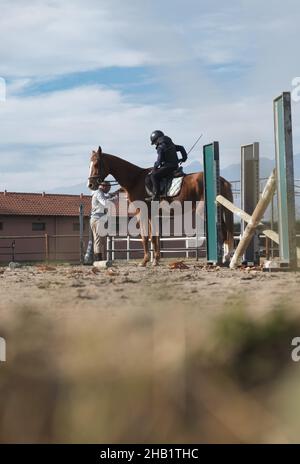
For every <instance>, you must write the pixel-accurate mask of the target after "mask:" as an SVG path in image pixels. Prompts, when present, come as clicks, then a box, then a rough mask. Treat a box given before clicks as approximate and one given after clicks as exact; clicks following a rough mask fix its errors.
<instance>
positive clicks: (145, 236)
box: [139, 217, 150, 267]
mask: <svg viewBox="0 0 300 464" xmlns="http://www.w3.org/2000/svg"><path fill="white" fill-rule="evenodd" d="M139 224H140V231H141V237H142V244H143V250H144V258H143V261H142V262H141V263H140V266H142V267H145V266H147V263H149V261H150V253H149V230H148V227H147V226H148V219H147V221H146V220H143V218H142V217H139Z"/></svg>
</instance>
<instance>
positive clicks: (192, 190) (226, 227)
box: [88, 147, 233, 266]
mask: <svg viewBox="0 0 300 464" xmlns="http://www.w3.org/2000/svg"><path fill="white" fill-rule="evenodd" d="M150 170H151V168H146V169H145V168H140V167H138V166H136V165H134V164H132V163H129V162H128V161H125V160H124V159H122V158H119V157H118V156H115V155H110V154H107V153H103V152H102V150H101V147H99V148H98V150H97V151H93V152H92V155H91V160H90V173H89V178H88V187H89V188H90V189H91V190H97V188H98V186H99V184H100V183H101V182H102V181H103V180H104V179H105V178H106V177H107V176H108V175H109V174H110V175H112V176H113V177H114V178H115V179H116V181H117V182H118V183H119V184H120V186H121V187H122V188H123V189H124V190H125V191H126V192H127V195H128V200H129V202H134V201H145V197H146V196H147V193H146V191H145V178H146V176H147V174H148V173H149V171H150ZM220 193H221V195H223V196H224V197H225V198H227V199H228V200H229V201H231V202H232V201H233V196H232V190H231V185H230V183H229V182H228V181H226V180H225V179H224V178H223V177H221V178H220ZM203 199H204V183H203V172H198V173H194V174H186V175H185V177H184V179H183V182H182V187H181V191H180V193H179V195H177V196H176V197H172V198H170V199H168V200H169V201H179V202H180V203H181V204H183V202H184V201H190V202H192V205H194V206H193V209H194V210H195V207H196V202H199V201H203ZM136 213H137V214H138V211H136ZM149 220H150V218H149V217H148V221H149ZM140 229H141V237H142V242H143V249H144V258H143V261H142V263H141V265H142V266H146V265H147V263H148V262H149V261H150V254H149V235H150V237H151V241H152V244H153V250H154V260H153V265H158V263H159V259H160V250H159V237H158V236H156V235H155V236H154V235H153V236H151V228H150V227H149V226H148V227H147V228H146V229H147V230H150V234H149V232H148V234H147V233H146V234H145V233H143V230H144V228H143V224H142V223H141V221H140ZM221 235H222V237H221V238H222V243H223V244H224V256H225V258H224V259H225V260H228V259H229V256H230V252H231V251H232V250H233V214H232V213H231V212H230V211H229V210H227V209H226V208H224V207H222V206H221ZM225 249H226V251H225Z"/></svg>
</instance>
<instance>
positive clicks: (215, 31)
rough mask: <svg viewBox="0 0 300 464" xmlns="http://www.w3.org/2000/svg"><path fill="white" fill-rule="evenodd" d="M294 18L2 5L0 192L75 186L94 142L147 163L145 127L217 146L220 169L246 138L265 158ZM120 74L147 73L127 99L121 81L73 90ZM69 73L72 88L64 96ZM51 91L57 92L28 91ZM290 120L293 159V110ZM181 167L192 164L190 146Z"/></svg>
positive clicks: (248, 7) (126, 6)
mask: <svg viewBox="0 0 300 464" xmlns="http://www.w3.org/2000/svg"><path fill="white" fill-rule="evenodd" d="M299 12H300V6H299V4H298V2H296V1H292V0H286V2H285V8H284V10H282V2H280V1H279V0H273V1H272V9H271V8H270V5H269V3H265V4H264V3H261V2H260V1H258V0H251V1H250V0H248V1H247V0H244V1H242V2H241V1H237V0H230V1H228V2H224V3H221V2H220V1H219V0H211V1H210V2H199V0H187V1H186V2H182V1H179V0H173V1H171V0H165V1H164V2H161V1H158V0H151V1H150V0H144V1H140V0H128V1H127V2H124V1H121V0H101V2H99V1H98V0H84V1H83V0H47V1H43V2H40V1H38V0H30V1H29V0H14V2H11V1H10V0H2V1H1V16H0V28H1V33H2V37H4V38H5V40H2V41H1V42H0V56H1V74H2V75H3V76H4V77H9V80H8V82H9V85H8V89H7V93H8V99H7V101H6V102H5V103H4V104H1V105H0V114H1V126H0V150H1V157H0V170H1V184H0V189H3V188H8V189H11V190H16V189H17V190H21V189H23V190H32V189H39V190H45V189H50V188H55V187H56V186H59V185H66V184H69V185H72V184H74V183H77V182H81V181H82V179H83V178H84V179H85V178H86V175H87V166H88V157H89V153H90V151H91V149H92V148H94V147H96V146H97V145H99V144H101V145H102V146H103V149H104V150H106V151H108V152H112V153H115V154H120V155H121V156H124V157H125V158H127V159H129V160H131V161H132V162H135V163H137V164H140V165H143V166H147V165H151V164H152V162H153V159H154V152H153V148H151V147H150V146H149V145H148V140H149V133H150V132H151V131H152V130H153V129H156V128H159V129H163V130H165V131H166V132H167V133H169V134H170V135H171V136H172V137H173V138H174V140H175V141H176V142H177V143H182V144H184V145H185V146H186V147H187V148H189V147H190V146H191V145H192V144H193V142H194V140H195V139H196V138H197V137H198V136H199V135H200V133H202V132H203V133H204V137H203V139H202V140H201V144H202V143H208V142H211V141H212V140H219V141H220V147H221V157H222V164H223V165H228V164H230V163H231V162H238V160H239V156H240V152H239V146H240V144H243V143H249V142H252V141H255V140H258V141H260V142H261V148H262V155H263V156H269V157H273V153H274V144H273V119H272V100H273V98H274V97H275V96H277V95H278V94H279V93H280V92H281V91H283V90H291V88H290V87H291V81H292V79H293V77H295V76H297V75H299V74H300V73H299V68H298V61H297V59H296V57H297V56H298V48H297V47H298V41H297V35H298V21H297V19H298V16H299ZM128 67H132V69H133V71H134V70H135V69H141V67H143V69H147V70H149V73H147V72H146V73H145V75H147V78H148V77H149V76H151V78H153V83H154V84H153V86H152V87H151V91H150V90H149V89H147V88H146V87H143V85H142V84H143V79H144V78H143V77H141V74H139V75H138V74H137V75H138V80H140V83H141V88H142V89H143V91H144V93H140V94H139V95H138V96H137V95H135V94H134V93H132V92H131V89H130V82H126V83H124V85H122V86H121V87H119V88H116V87H115V86H113V85H112V84H111V85H109V82H108V81H107V79H106V81H105V85H104V81H101V79H100V78H99V80H97V79H95V82H96V81H97V83H94V85H90V83H89V84H87V83H86V82H85V80H84V73H87V72H88V71H92V70H99V69H103V68H107V69H112V70H113V72H114V73H118V69H122V68H124V69H125V68H128ZM73 73H78V76H79V77H78V79H82V81H81V82H78V86H77V87H76V85H74V84H73V85H72V86H71V85H70V88H68V85H64V84H67V83H68V82H69V81H68V78H69V77H70V75H73ZM80 73H82V76H81V77H80ZM51 81H52V82H54V81H55V82H61V86H62V89H61V90H59V88H57V86H53V88H52V89H51V91H47V92H45V93H43V90H41V92H40V93H39V92H36V94H33V93H30V89H32V88H33V87H35V88H37V89H38V88H39V86H40V89H42V88H45V86H44V87H43V86H42V84H43V83H46V84H47V83H49V82H50V83H51ZM101 82H102V84H100V83H101ZM135 84H136V83H135ZM137 84H139V82H137ZM155 86H156V87H155ZM149 92H156V93H155V95H156V99H155V103H154V102H153V101H152V103H151V99H150V98H149ZM293 121H294V143H295V152H300V125H299V121H300V104H298V105H296V104H295V105H294V107H293ZM192 157H193V158H197V159H201V157H202V154H201V147H199V146H198V147H197V149H195V151H194V152H193V154H192Z"/></svg>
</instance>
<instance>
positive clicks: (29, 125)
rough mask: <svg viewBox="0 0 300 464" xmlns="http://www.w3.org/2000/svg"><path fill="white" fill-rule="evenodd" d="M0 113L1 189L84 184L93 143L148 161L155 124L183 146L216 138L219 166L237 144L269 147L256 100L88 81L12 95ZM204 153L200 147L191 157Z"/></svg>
mask: <svg viewBox="0 0 300 464" xmlns="http://www.w3.org/2000/svg"><path fill="white" fill-rule="evenodd" d="M258 108H259V111H258ZM1 111H2V125H1V129H0V140H1V142H0V150H1V161H0V167H1V172H2V175H1V183H0V189H4V188H7V189H9V190H28V189H29V190H30V189H32V188H33V186H34V188H36V189H39V190H45V189H51V188H55V187H57V186H60V185H73V184H74V183H79V182H82V181H83V180H85V179H86V177H87V172H88V165H89V155H90V153H91V150H92V149H94V148H96V147H97V146H98V145H101V146H102V148H103V150H104V151H106V152H109V153H113V154H116V155H119V156H121V157H124V158H126V159H128V160H130V161H131V162H134V163H136V164H138V165H141V166H150V165H152V163H153V161H154V158H155V152H154V150H153V147H151V146H150V144H149V134H150V132H151V131H152V130H154V129H157V128H160V129H163V130H164V131H165V132H166V133H168V134H170V135H171V136H172V138H173V139H174V141H175V142H177V143H180V144H184V145H185V146H186V148H187V149H188V148H189V147H190V146H191V145H192V144H193V142H194V140H195V139H196V138H197V137H198V135H200V133H201V132H203V133H204V137H203V139H202V140H201V143H208V142H210V141H212V140H214V139H218V140H219V141H220V144H221V155H222V158H223V165H224V164H225V165H226V164H228V163H230V162H237V160H238V158H239V145H240V144H242V143H248V142H251V141H254V139H256V138H258V139H259V140H262V139H263V140H264V139H265V146H267V147H268V153H264V155H266V154H267V155H268V154H270V151H269V147H271V145H272V107H271V105H268V104H266V102H259V101H255V100H244V101H240V102H238V103H237V102H232V104H227V103H223V102H220V103H219V104H216V103H215V104H214V106H213V107H211V108H210V107H206V108H205V109H204V108H189V107H181V108H180V107H177V106H174V105H169V104H164V105H159V106H156V105H152V104H137V103H136V102H132V101H129V100H128V98H127V96H126V95H124V94H123V93H122V92H121V91H119V90H111V89H109V88H106V87H103V86H87V87H80V88H74V89H70V90H64V91H56V92H52V93H48V94H43V95H35V96H30V97H24V96H22V97H19V96H16V97H12V98H10V99H9V100H8V101H7V102H6V103H5V105H3V107H2V109H1ZM266 134H268V135H267V136H266ZM201 157H202V153H201V147H200V145H199V146H198V147H197V148H196V149H195V151H194V152H193V153H192V155H191V159H199V160H200V159H201ZM225 160H226V161H225ZM22 169H23V175H22Z"/></svg>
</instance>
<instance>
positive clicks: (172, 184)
mask: <svg viewBox="0 0 300 464" xmlns="http://www.w3.org/2000/svg"><path fill="white" fill-rule="evenodd" d="M184 177H185V176H181V177H173V179H172V180H171V179H167V180H165V179H164V180H162V181H161V183H160V195H161V196H162V197H176V196H177V195H179V193H180V190H181V186H182V181H183V179H184ZM166 183H167V187H166ZM166 190H167V194H166ZM146 192H147V194H148V195H151V191H150V190H149V188H148V186H147V185H146Z"/></svg>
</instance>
